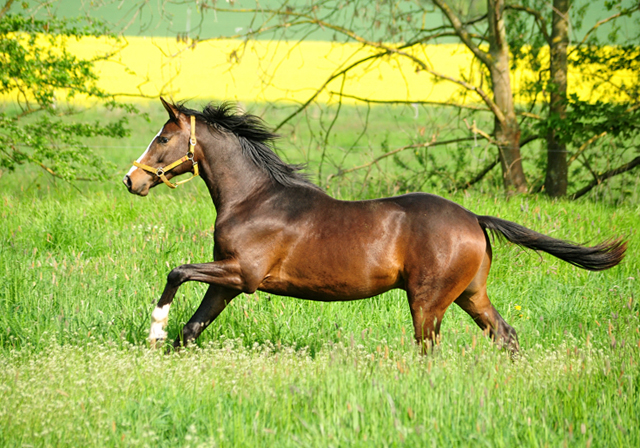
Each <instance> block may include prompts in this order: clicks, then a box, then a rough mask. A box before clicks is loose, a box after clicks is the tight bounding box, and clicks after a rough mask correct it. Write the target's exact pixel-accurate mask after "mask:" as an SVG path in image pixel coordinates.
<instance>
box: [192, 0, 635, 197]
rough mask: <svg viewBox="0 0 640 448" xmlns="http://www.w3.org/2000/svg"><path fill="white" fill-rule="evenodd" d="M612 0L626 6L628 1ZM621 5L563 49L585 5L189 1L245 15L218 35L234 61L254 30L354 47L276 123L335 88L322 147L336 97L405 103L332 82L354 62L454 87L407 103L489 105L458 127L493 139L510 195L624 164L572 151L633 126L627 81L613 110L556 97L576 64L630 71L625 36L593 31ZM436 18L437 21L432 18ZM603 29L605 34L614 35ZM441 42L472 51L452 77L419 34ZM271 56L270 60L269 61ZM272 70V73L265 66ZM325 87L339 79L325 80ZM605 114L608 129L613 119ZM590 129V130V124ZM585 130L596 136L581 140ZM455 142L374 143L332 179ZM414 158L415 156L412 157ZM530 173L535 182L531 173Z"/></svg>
mask: <svg viewBox="0 0 640 448" xmlns="http://www.w3.org/2000/svg"><path fill="white" fill-rule="evenodd" d="M624 2H626V3H629V1H628V0H624ZM624 2H623V1H622V0H620V1H616V0H611V1H608V0H607V1H605V5H606V6H607V8H609V9H611V10H613V9H616V10H617V12H616V13H615V14H613V15H611V16H610V17H607V18H603V19H602V20H600V21H599V22H598V23H596V25H595V26H594V27H593V28H591V29H590V30H588V31H587V32H586V33H585V35H584V39H583V40H582V41H581V42H580V43H579V44H578V45H577V46H576V47H574V48H572V49H570V47H569V40H570V39H571V38H572V36H571V35H570V30H571V29H572V28H573V29H579V28H580V23H579V22H580V21H581V20H582V15H583V14H584V10H585V8H584V7H581V8H577V9H576V8H573V9H572V4H571V2H570V0H555V3H554V5H547V4H546V3H545V4H540V3H539V2H533V1H532V0H521V2H514V1H510V0H486V1H483V2H478V1H471V2H461V1H458V0H431V1H429V2H427V1H423V2H402V1H394V0H391V1H382V0H379V1H375V2H370V1H363V0H352V1H337V0H322V1H317V2H312V3H304V4H303V3H301V2H280V1H278V0H274V1H272V2H269V3H268V5H270V6H264V5H263V4H256V7H254V8H241V7H236V6H234V4H233V2H231V3H230V6H227V5H223V6H220V5H219V4H218V3H216V2H207V1H205V2H198V3H197V5H198V7H199V8H200V10H201V12H202V13H203V17H204V13H206V11H208V10H215V11H216V17H217V16H218V15H220V16H221V15H223V14H231V13H234V14H243V15H244V16H245V17H246V16H247V15H250V16H251V19H250V26H248V27H244V28H243V29H242V31H241V32H239V33H237V34H235V35H232V36H225V37H233V38H236V39H239V40H241V43H240V44H239V47H240V48H239V49H238V51H235V52H233V54H232V55H231V57H230V59H232V60H235V61H238V60H240V59H241V55H242V49H243V48H245V47H246V44H247V42H248V41H250V40H252V39H256V38H258V37H269V38H275V39H289V40H294V41H302V40H305V39H309V38H311V37H313V36H316V35H317V34H318V33H324V35H325V36H326V35H327V34H330V35H332V38H333V39H334V40H339V41H342V42H355V43H358V44H360V45H361V48H362V51H360V52H357V53H355V54H352V55H349V58H345V60H344V63H343V64H342V65H341V66H340V67H339V68H338V69H336V71H335V72H334V73H332V74H331V75H330V76H328V77H327V79H326V81H325V82H324V83H322V84H321V85H319V86H318V87H317V90H316V91H315V92H314V93H313V94H311V95H310V96H309V98H308V100H307V101H305V102H303V103H302V104H300V106H299V107H298V108H297V109H296V110H295V111H294V112H293V113H291V114H290V115H288V116H287V117H286V118H285V119H284V120H283V121H282V122H281V123H280V124H279V125H278V126H277V129H280V128H282V126H283V125H284V124H286V123H287V122H288V121H290V120H291V119H292V118H293V117H295V116H297V115H298V114H300V113H301V112H302V111H304V110H306V108H308V107H309V106H310V105H311V104H313V103H314V102H315V101H316V99H317V98H318V97H319V96H320V95H321V94H322V93H323V92H327V91H330V92H331V93H332V94H333V95H335V96H337V97H339V103H338V104H339V105H338V107H337V111H336V116H335V117H334V118H333V119H332V120H330V123H329V124H328V126H325V129H324V133H325V138H324V144H325V145H326V143H327V142H328V140H329V133H330V131H331V129H333V126H334V124H335V122H336V120H337V115H338V114H339V112H340V105H341V104H342V103H341V101H340V99H341V98H351V99H356V100H358V101H362V102H365V103H367V104H372V103H380V102H386V103H398V104H406V103H408V102H409V101H407V100H403V99H398V100H395V101H380V100H377V99H376V98H357V97H355V96H354V95H351V94H350V93H349V91H348V89H345V87H344V86H345V79H346V78H347V75H348V74H350V73H352V72H353V71H355V70H357V69H359V68H361V67H363V66H365V65H366V64H371V63H372V62H374V61H382V60H385V59H393V58H395V59H398V58H401V59H405V60H408V61H411V63H412V64H414V65H415V68H416V71H419V72H420V73H421V74H422V75H423V76H425V77H430V78H431V79H437V80H440V81H441V82H446V83H454V84H455V85H457V86H459V87H460V88H461V89H463V92H462V93H460V94H458V95H455V96H453V97H452V98H451V99H450V100H448V101H440V102H438V101H431V100H429V99H428V98H425V99H424V101H414V100H412V103H413V104H417V103H420V104H430V105H441V106H443V107H454V108H457V109H458V110H459V111H466V112H469V113H470V114H474V115H471V117H475V116H476V114H487V113H489V114H491V116H492V118H493V131H491V132H487V131H484V130H482V129H480V128H479V127H478V126H476V124H475V118H474V119H473V121H474V124H473V125H470V124H469V123H468V122H466V123H467V128H466V129H463V131H467V129H468V130H471V132H472V134H473V136H472V137H471V138H472V139H475V138H477V137H481V138H484V139H486V140H487V141H488V142H490V143H491V144H492V145H494V146H495V148H497V150H498V151H497V152H498V160H499V162H500V166H501V168H502V180H503V184H504V187H505V189H507V190H509V191H516V192H525V191H528V190H529V191H540V190H542V189H545V191H546V192H547V193H548V194H550V195H551V196H563V195H565V194H566V192H567V188H568V186H569V182H568V177H569V168H571V173H573V174H574V175H575V178H576V179H579V180H580V182H584V177H585V176H591V177H592V178H593V180H594V181H595V182H596V184H598V183H599V182H601V181H602V180H603V179H605V178H608V177H610V176H611V175H614V174H615V173H620V172H624V171H625V170H627V169H632V168H633V167H634V166H635V165H634V163H632V162H633V161H629V160H628V153H626V155H625V156H624V157H626V159H625V158H619V157H618V155H619V154H617V155H616V154H613V152H609V153H607V154H606V156H605V157H599V158H598V157H597V156H594V157H595V158H596V159H597V160H596V161H594V160H588V159H589V157H591V156H593V154H588V153H587V152H586V150H585V149H584V148H585V145H587V146H586V147H589V145H592V144H593V142H594V141H596V140H597V139H598V138H599V137H596V136H597V135H602V133H603V132H604V133H606V135H607V136H610V137H611V136H614V135H618V136H622V135H625V136H629V135H635V134H634V132H635V131H634V129H636V128H637V124H636V118H634V117H635V115H634V114H636V111H637V108H634V106H633V104H637V96H634V95H635V94H633V92H635V87H630V85H625V86H617V87H616V89H617V90H618V91H619V96H620V95H621V96H624V95H626V96H625V97H624V99H623V102H624V104H625V106H624V107H622V109H621V108H620V107H618V106H619V105H620V104H621V103H620V102H619V101H614V102H612V101H610V99H606V98H604V97H603V98H600V99H597V98H590V99H587V100H584V99H579V98H578V97H577V96H572V95H568V94H567V80H568V76H569V73H570V72H571V71H572V70H573V72H580V74H581V75H582V76H583V78H584V79H590V81H591V82H592V83H593V82H594V80H596V81H595V82H596V83H597V82H600V81H597V79H598V77H600V78H601V79H602V81H601V82H602V83H605V82H607V81H606V79H607V78H611V74H612V73H614V74H615V73H616V70H621V69H627V70H629V69H630V70H632V71H633V70H634V65H633V64H634V59H633V58H626V59H624V58H623V57H622V55H624V54H632V53H633V51H635V50H634V49H635V48H637V38H636V41H634V42H631V43H630V44H629V45H625V46H614V47H607V48H605V46H604V45H603V44H602V43H600V42H598V41H597V39H596V34H597V33H596V32H595V30H597V28H598V27H600V26H601V25H602V24H604V23H609V22H611V23H614V22H615V20H616V19H617V18H619V17H623V16H629V15H630V14H632V13H634V12H636V11H637V10H638V5H637V3H634V4H633V5H631V6H629V7H623V3H624ZM626 3H625V4H626ZM438 20H441V21H440V22H439V23H438ZM201 23H204V21H203V22H201ZM549 24H551V26H549ZM614 29H615V28H614ZM610 37H611V36H609V37H608V39H607V41H608V42H607V43H611V42H615V40H612V39H611V38H610ZM447 40H448V41H451V40H455V41H457V42H461V43H463V44H464V45H465V46H466V48H467V49H468V50H469V52H470V53H471V54H472V55H473V57H474V61H473V62H472V64H471V66H470V70H468V71H466V72H464V73H462V72H461V73H460V74H459V76H452V75H451V74H446V73H443V72H442V71H439V70H438V66H437V65H435V64H434V63H432V61H430V60H429V58H428V57H427V56H426V55H425V54H424V52H421V49H422V48H423V47H424V45H425V44H427V43H438V42H443V41H447ZM192 44H193V43H191V44H189V45H192ZM544 49H548V50H549V52H550V54H551V57H550V58H548V59H545V56H544V51H543V50H544ZM616 58H617V59H616ZM625 61H626V62H625ZM523 63H526V64H528V66H529V68H531V69H532V70H533V71H534V78H535V79H534V80H533V81H532V82H531V83H530V85H529V91H528V92H527V91H526V90H527V89H520V90H519V91H518V92H514V90H513V86H512V85H511V81H510V78H511V72H512V70H513V69H514V68H517V67H518V66H519V64H520V65H522V64H523ZM277 65H278V64H277V63H274V64H272V66H274V67H277ZM595 66H598V67H599V68H598V69H596V71H598V73H595V72H594V73H591V74H586V71H588V70H591V68H593V67H595ZM607 70H608V72H607ZM605 72H606V73H605ZM635 73H637V71H635ZM274 75H275V71H274V72H271V73H270V74H269V76H274ZM337 85H341V87H340V88H339V89H336V86H337ZM516 94H517V95H518V96H519V97H520V98H522V97H526V96H527V95H528V96H529V102H528V103H522V104H520V105H518V104H517V103H516V102H515V100H514V97H515V95H516ZM616 95H617V94H616ZM469 100H471V102H469ZM634 101H635V103H634ZM605 109H607V111H608V112H609V113H614V112H615V113H617V114H618V115H616V117H618V118H617V119H616V120H615V121H611V120H609V121H607V120H605V115H598V114H601V113H602V111H604V110H605ZM616 111H617V112H616ZM621 111H622V112H621ZM621 114H622V115H621ZM545 115H546V116H545ZM470 121H472V120H471V119H470V120H469V122H470ZM598 123H600V124H598ZM615 123H618V124H619V126H614V124H615ZM523 129H524V132H523V131H522V130H523ZM596 130H599V132H598V133H594V132H595V131H596ZM543 138H544V139H545V140H546V146H547V148H546V149H547V150H546V152H545V154H546V160H545V161H544V162H540V165H539V169H540V171H541V172H542V175H539V173H534V175H532V176H530V179H531V182H528V181H527V178H526V176H525V172H524V168H523V165H522V159H523V157H522V148H523V147H524V146H525V145H526V144H529V143H530V142H532V141H535V140H539V139H543ZM594 138H596V140H593V139H594ZM634 138H635V137H634ZM467 139H468V137H461V136H458V137H457V138H454V139H450V140H447V141H441V140H438V139H437V138H435V137H434V138H432V139H431V140H428V139H427V140H426V141H420V142H413V143H411V144H408V145H404V146H402V147H399V148H396V149H391V148H385V152H384V153H383V154H382V155H380V156H377V157H375V158H374V159H373V160H372V161H371V163H367V164H362V165H359V166H357V167H351V168H348V169H342V168H339V169H338V172H337V173H335V176H340V175H342V174H344V173H347V172H353V171H356V170H359V169H363V170H364V169H366V170H367V172H368V171H369V170H370V169H371V167H372V166H373V165H375V164H377V162H378V161H379V160H381V159H382V158H386V157H394V158H395V157H396V156H397V155H398V154H399V153H401V152H403V151H407V150H416V149H420V148H428V147H432V146H435V145H439V144H447V143H449V144H450V143H456V142H457V143H461V142H465V141H466V140H467ZM632 146H633V145H631V147H632ZM531 154H532V152H531V151H528V152H527V155H528V157H529V159H532V158H533V157H532V156H531ZM603 155H604V154H603ZM613 155H615V157H616V158H617V159H616V160H619V161H620V163H621V164H620V165H619V166H617V167H616V166H610V165H611V164H612V163H617V162H614V159H613V158H612V157H610V156H613ZM416 156H417V157H419V156H418V154H416ZM623 159H624V160H623ZM323 160H324V150H323V157H322V158H321V161H320V167H319V168H318V171H319V178H320V179H321V178H322V176H320V173H321V172H322V163H323ZM576 161H579V162H580V163H581V165H582V166H581V167H578V168H572V167H571V165H572V163H573V162H576ZM596 162H597V163H596ZM603 164H604V165H607V164H608V165H609V166H608V168H607V169H604V168H601V167H600V165H602V166H604V165H603ZM576 165H577V164H576ZM494 166H496V162H495V160H489V163H488V164H487V165H486V166H484V167H481V168H480V170H479V171H478V172H477V173H476V174H474V175H473V176H472V177H471V179H469V180H464V179H459V178H458V179H456V181H455V182H452V183H451V185H452V188H457V187H460V186H464V185H470V184H473V183H475V182H477V181H478V180H479V179H481V178H482V176H484V175H485V174H486V173H488V172H490V171H491V170H492V169H493V167H494ZM574 166H575V165H574ZM623 168H624V169H623ZM540 179H544V181H543V182H541V181H540Z"/></svg>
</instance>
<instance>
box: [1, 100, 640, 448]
mask: <svg viewBox="0 0 640 448" xmlns="http://www.w3.org/2000/svg"><path fill="white" fill-rule="evenodd" d="M258 107H259V106H256V108H258ZM156 109H158V108H157V107H156V106H155V105H153V106H151V107H150V110H149V111H150V114H151V122H150V123H146V122H141V123H137V122H135V123H133V126H135V129H136V134H135V136H133V137H131V138H130V139H128V140H126V141H123V142H116V143H114V142H110V143H109V145H117V146H109V147H101V146H106V143H104V142H100V141H95V142H93V143H92V144H95V147H96V148H95V150H96V152H99V153H101V154H102V155H104V156H105V157H106V158H107V159H109V160H111V161H112V162H114V163H115V164H116V165H117V166H118V168H119V170H118V172H114V174H113V176H112V181H111V182H107V183H104V184H86V185H79V190H77V189H75V188H72V187H69V186H68V185H66V184H60V183H57V184H56V183H53V182H51V181H50V180H49V179H48V178H46V177H43V176H42V175H41V174H39V173H37V172H33V171H30V170H26V171H23V172H20V173H16V174H5V175H4V176H2V177H1V178H0V275H1V276H2V279H3V281H2V282H0V446H3V447H14V446H15V447H21V446H86V447H91V446H96V447H103V446H171V447H174V446H207V447H210V446H227V447H232V446H313V447H315V446H318V447H320V446H322V447H324V446H335V447H338V446H470V445H474V446H475V445H478V446H479V445H482V446H591V447H596V446H640V372H639V370H640V369H639V367H638V363H639V362H640V320H639V319H640V318H639V315H640V304H639V297H638V294H637V291H638V286H637V285H638V281H640V256H639V255H638V250H637V248H638V245H639V244H640V237H639V236H638V233H637V229H638V228H640V201H638V191H637V184H636V186H635V190H634V191H633V192H632V193H630V194H629V196H627V200H625V201H621V202H620V201H616V200H608V199H607V198H608V196H606V195H604V196H603V195H598V194H596V195H592V196H591V197H589V198H585V199H584V200H581V201H578V202H569V201H550V200H547V199H545V198H544V197H542V196H515V197H511V198H505V197H504V195H503V194H502V193H501V192H500V191H499V190H496V189H492V188H491V183H490V182H489V183H487V185H486V186H485V188H484V192H483V193H480V192H478V191H475V192H462V191H459V192H457V193H455V194H454V193H452V194H446V193H444V194H445V195H446V196H447V197H449V198H450V199H452V200H454V201H456V202H458V203H459V204H461V205H463V206H465V207H467V208H469V209H470V210H472V211H474V212H477V213H481V214H490V215H494V216H500V217H502V218H505V219H509V220H513V221H516V222H519V223H521V224H523V225H526V226H528V227H530V228H533V229H535V230H538V231H540V232H543V233H546V234H550V235H552V236H555V237H558V238H563V239H569V240H573V241H578V242H585V243H592V244H593V243H596V242H599V241H600V240H603V239H606V238H608V237H611V236H616V235H622V236H625V237H626V238H628V239H629V250H628V252H627V257H626V258H625V260H624V261H623V263H622V264H621V265H620V266H618V267H616V268H614V269H611V270H609V271H605V272H601V273H592V272H586V271H582V270H579V269H577V268H575V267H572V266H570V265H568V264H566V263H563V262H560V261H559V260H556V259H554V258H551V257H549V256H547V255H538V254H536V253H533V252H530V251H523V250H521V249H519V248H517V247H514V246H513V245H508V244H501V243H498V242H496V243H495V244H494V264H493V268H492V273H491V275H490V283H489V296H490V297H491V298H492V301H493V303H494V304H495V306H496V307H497V308H498V310H499V311H500V312H501V314H502V315H503V316H504V317H505V319H506V320H507V321H508V322H509V323H510V324H511V325H512V326H513V327H514V328H515V329H516V331H517V332H518V335H519V338H520V344H521V346H522V350H521V355H520V356H519V358H518V359H516V360H512V359H511V358H510V357H509V356H508V355H507V354H506V353H504V352H502V351H500V350H498V349H496V348H495V347H494V346H493V344H492V343H491V341H489V340H487V339H486V338H484V337H483V335H482V333H481V332H480V331H479V330H478V328H477V327H476V326H475V324H474V323H473V321H472V320H471V319H470V318H469V317H468V316H467V315H466V314H465V313H464V312H463V311H462V310H461V309H459V308H457V307H456V306H455V305H453V306H452V307H451V308H450V309H449V311H448V312H447V314H446V316H445V320H444V323H443V329H442V340H441V343H440V344H439V345H438V346H437V347H436V348H435V350H434V351H433V353H431V354H429V355H427V356H422V355H420V353H419V351H418V349H417V348H416V347H415V346H414V344H413V342H412V337H411V334H412V327H411V319H410V314H409V310H408V306H407V302H406V298H405V296H404V293H403V292H402V291H392V292H389V293H386V294H383V295H381V296H379V297H376V298H373V299H370V300H363V301H356V302H352V303H341V304H330V303H325V304H322V303H314V302H306V301H302V300H297V299H291V298H286V297H277V296H270V295H267V294H263V293H257V294H254V295H241V296H239V297H238V298H237V299H235V300H234V301H233V302H232V303H231V305H230V306H229V307H228V308H227V309H226V310H225V312H224V313H223V314H222V315H221V316H220V317H219V318H218V319H217V320H216V321H215V322H214V323H213V324H212V325H211V326H210V327H209V329H207V331H206V332H205V333H204V334H203V336H202V337H201V338H200V340H199V341H198V344H197V345H196V346H194V347H192V348H189V349H187V350H184V351H183V352H181V353H178V354H171V355H164V354H162V353H161V352H160V351H154V350H151V349H149V348H148V347H147V344H146V336H147V332H148V328H149V325H150V313H151V311H152V310H153V307H154V306H155V302H156V301H157V299H158V297H159V294H160V292H161V290H162V288H163V287H164V281H165V278H166V274H167V273H168V272H169V271H170V269H171V268H173V267H174V266H177V265H179V264H183V263H188V262H205V261H210V260H211V259H212V255H211V254H212V232H213V229H214V221H215V210H214V209H213V207H212V206H211V202H210V199H209V197H208V195H207V193H206V189H205V188H204V185H203V183H202V182H200V181H197V182H192V183H190V184H187V185H186V186H185V187H184V188H182V187H181V188H180V189H178V190H176V191H169V190H168V189H166V188H165V187H164V186H159V187H157V188H156V189H154V190H153V191H152V192H151V194H150V195H149V196H148V197H146V198H139V197H134V196H132V195H130V194H129V193H127V192H126V190H125V188H124V187H123V186H122V185H121V184H120V178H121V177H122V174H123V172H125V171H126V170H127V169H128V163H129V162H130V160H132V159H134V158H135V157H137V156H138V155H139V154H140V153H141V152H142V150H143V149H144V147H146V144H147V143H148V140H149V139H150V138H151V137H152V136H153V135H155V133H156V131H157V128H158V126H159V124H160V123H161V122H163V121H164V117H163V116H162V115H160V114H158V112H157V111H156ZM384 118H385V117H377V116H374V117H372V120H373V122H372V123H371V125H370V126H371V128H372V129H384V126H385V122H383V121H380V122H376V120H383V119H384ZM341 132H343V133H345V135H344V139H345V141H349V139H351V140H352V141H353V140H354V139H356V138H357V135H351V136H349V134H348V130H341ZM293 135H297V134H295V132H293V130H292V131H291V133H287V134H286V137H287V140H290V139H292V138H293V137H292V136H293ZM298 137H299V138H302V137H300V136H298ZM282 151H283V153H284V154H285V155H287V156H288V158H290V159H292V160H293V161H299V160H301V161H305V160H307V161H309V163H310V168H313V169H315V165H314V164H315V163H316V162H317V160H318V156H317V153H315V152H314V151H315V148H313V147H308V148H306V150H305V151H307V152H305V153H304V154H302V153H298V152H296V147H295V145H292V144H290V142H289V143H288V142H287V141H284V142H283V144H282ZM330 156H331V155H330ZM336 157H338V156H336ZM340 157H341V156H340ZM388 166H389V168H390V169H391V168H393V164H392V163H391V162H389V165H388ZM395 169H397V167H396V168H395ZM344 182H345V183H346V182H347V181H346V180H345V181H344ZM341 185H343V184H341ZM340 188H341V189H340V190H338V191H333V190H331V191H332V192H334V193H336V194H340V195H341V197H343V198H353V197H356V196H357V193H358V192H360V194H363V195H365V196H373V195H376V194H379V193H383V192H385V191H386V190H387V189H388V190H391V192H393V188H392V187H388V188H387V187H385V188H382V187H381V188H379V189H367V190H364V191H363V190H362V189H349V188H346V187H344V185H343V186H342V187H340ZM431 192H435V193H442V192H437V191H431ZM603 198H604V199H603ZM203 293H204V286H203V285H197V284H186V285H184V286H183V287H182V288H181V289H180V291H179V292H178V295H177V296H176V300H175V302H174V306H173V307H172V310H171V314H170V315H169V326H168V331H169V335H170V336H171V337H175V336H176V335H177V334H178V332H179V330H180V328H181V325H182V324H183V323H184V322H185V321H186V320H188V319H189V317H190V316H191V314H192V313H193V311H194V309H195V307H196V306H197V305H198V304H199V301H200V298H201V296H202V294H203Z"/></svg>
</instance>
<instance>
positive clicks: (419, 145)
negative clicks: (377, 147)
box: [327, 134, 474, 182]
mask: <svg viewBox="0 0 640 448" xmlns="http://www.w3.org/2000/svg"><path fill="white" fill-rule="evenodd" d="M473 139H474V138H473V137H463V138H456V139H453V140H444V141H441V142H437V141H436V136H435V134H434V135H433V137H432V138H431V141H430V142H425V143H416V144H413V145H406V146H401V147H400V148H396V149H394V150H391V151H389V152H386V153H384V154H382V155H381V156H378V157H376V158H375V159H373V160H372V161H371V162H368V163H365V164H364V165H358V166H354V167H351V168H348V169H346V170H339V171H338V172H337V173H336V174H330V175H329V177H327V182H329V181H330V180H331V179H333V178H334V177H339V176H343V175H345V174H347V173H351V172H353V171H358V170H361V169H363V168H369V167H370V166H373V165H375V164H377V163H378V162H379V161H380V160H382V159H386V158H387V157H390V156H392V155H394V154H397V153H399V152H402V151H406V150H407V149H420V148H429V147H432V146H440V145H448V144H450V143H459V142H465V141H469V140H473Z"/></svg>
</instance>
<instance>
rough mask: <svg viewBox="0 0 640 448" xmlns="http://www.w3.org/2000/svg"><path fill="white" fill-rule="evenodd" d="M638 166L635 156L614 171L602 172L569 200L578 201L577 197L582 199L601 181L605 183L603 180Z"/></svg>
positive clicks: (638, 162) (638, 161) (639, 162)
mask: <svg viewBox="0 0 640 448" xmlns="http://www.w3.org/2000/svg"><path fill="white" fill-rule="evenodd" d="M638 165H640V156H637V157H636V158H635V159H633V160H632V161H631V162H629V163H625V164H624V165H621V166H619V167H618V168H615V169H612V170H609V171H606V172H604V173H602V174H599V175H597V177H596V178H595V179H593V180H592V181H591V182H589V184H587V185H586V186H585V187H583V188H581V189H580V190H578V191H576V192H575V193H573V194H572V195H571V196H569V199H578V198H579V197H582V196H584V195H585V194H587V193H588V192H589V191H591V190H592V189H593V188H594V187H596V186H597V185H600V184H601V183H602V182H603V181H605V180H607V179H609V178H611V177H613V176H617V175H618V174H622V173H625V172H627V171H631V170H632V169H634V168H635V167H636V166H638Z"/></svg>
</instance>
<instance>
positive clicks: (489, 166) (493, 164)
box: [455, 156, 500, 190]
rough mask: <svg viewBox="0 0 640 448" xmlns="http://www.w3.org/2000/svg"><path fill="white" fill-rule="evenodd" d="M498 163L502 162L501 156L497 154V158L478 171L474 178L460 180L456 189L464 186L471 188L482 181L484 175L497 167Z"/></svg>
mask: <svg viewBox="0 0 640 448" xmlns="http://www.w3.org/2000/svg"><path fill="white" fill-rule="evenodd" d="M498 163H500V156H496V158H495V159H493V160H492V161H491V162H489V163H488V164H487V165H486V166H485V167H484V168H482V169H481V170H480V171H479V172H478V174H476V175H475V176H473V178H471V179H469V180H468V181H466V182H460V183H458V184H456V187H455V188H456V190H461V189H463V188H469V187H470V186H472V185H473V184H476V183H478V182H480V181H481V180H482V179H483V178H484V176H486V175H487V174H489V172H491V170H492V169H494V168H495V167H496V165H498Z"/></svg>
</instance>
